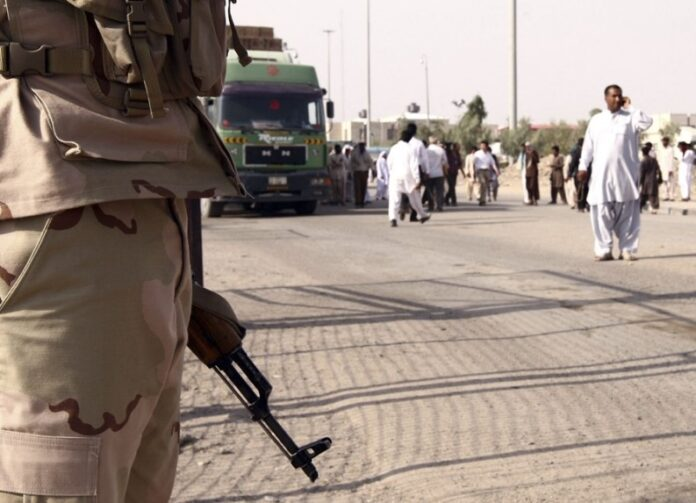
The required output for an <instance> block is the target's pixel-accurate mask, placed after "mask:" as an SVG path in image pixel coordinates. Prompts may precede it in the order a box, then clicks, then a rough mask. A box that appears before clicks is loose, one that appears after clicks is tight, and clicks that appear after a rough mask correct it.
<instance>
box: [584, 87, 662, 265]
mask: <svg viewBox="0 0 696 503" xmlns="http://www.w3.org/2000/svg"><path fill="white" fill-rule="evenodd" d="M604 98H605V101H606V103H607V109H606V110H604V111H603V112H602V113H600V114H597V115H595V116H594V117H593V118H592V120H591V121H590V124H589V126H588V128H587V134H586V135H585V143H584V145H583V148H582V158H581V159H580V170H579V174H578V176H579V177H580V178H581V180H582V179H587V169H588V167H589V166H590V164H592V178H591V179H590V190H589V194H588V196H587V202H588V204H589V205H590V215H591V219H592V230H593V231H594V237H595V245H594V253H595V260H597V261H606V260H612V259H613V255H612V248H613V239H614V234H615V235H616V236H617V238H618V241H619V251H620V254H621V255H620V256H619V258H621V259H624V260H635V259H636V253H637V252H638V240H639V236H640V191H639V189H638V185H639V179H640V162H639V159H638V146H639V141H640V133H641V132H642V131H645V130H646V129H648V128H649V127H650V126H652V123H653V120H652V119H651V118H650V117H648V116H647V115H646V114H645V113H643V112H641V111H639V110H635V109H634V108H633V107H632V106H631V100H630V98H628V97H624V96H623V91H622V90H621V88H620V87H619V86H617V85H612V86H609V87H607V88H606V90H605V92H604Z"/></svg>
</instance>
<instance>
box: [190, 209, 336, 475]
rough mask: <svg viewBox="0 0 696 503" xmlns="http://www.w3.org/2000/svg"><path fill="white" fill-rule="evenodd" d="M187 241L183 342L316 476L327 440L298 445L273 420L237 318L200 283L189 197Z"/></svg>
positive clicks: (196, 220) (194, 213)
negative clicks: (188, 284)
mask: <svg viewBox="0 0 696 503" xmlns="http://www.w3.org/2000/svg"><path fill="white" fill-rule="evenodd" d="M188 209H189V243H190V247H191V268H192V270H193V278H194V289H193V309H192V313H191V322H190V324H189V330H188V332H189V341H188V347H189V349H190V350H191V351H193V353H194V354H195V355H196V356H197V357H198V358H199V359H200V360H201V361H202V362H203V363H205V364H206V365H207V366H208V367H209V368H212V369H213V370H215V372H217V374H218V375H219V376H220V377H221V378H222V380H223V381H224V383H225V384H226V385H227V386H228V387H229V388H230V389H231V390H232V392H233V393H234V394H235V395H236V396H237V398H239V400H240V401H241V402H242V404H243V405H244V407H246V409H247V410H248V411H249V412H250V413H251V419H252V420H253V421H256V422H258V423H259V424H260V425H261V427H262V428H263V429H264V431H265V432H266V433H267V434H268V435H269V436H270V437H271V439H272V440H273V441H274V442H275V443H276V445H277V446H278V447H279V448H280V450H281V451H282V452H283V454H285V456H286V457H287V458H288V459H289V460H290V462H291V463H292V466H294V467H295V468H296V469H297V468H301V469H302V471H304V472H305V474H306V475H307V477H309V480H311V481H312V482H314V481H315V480H317V478H318V477H319V473H318V472H317V469H316V468H315V467H314V464H313V463H312V460H313V459H314V458H315V457H317V456H318V455H319V454H321V453H323V452H325V451H327V450H328V449H329V448H330V447H331V439H330V438H328V437H325V438H322V439H321V440H317V441H315V442H312V443H310V444H307V445H305V446H303V447H298V446H297V444H296V443H295V442H294V441H293V439H292V438H291V437H290V435H288V433H287V432H286V431H285V430H284V429H283V427H282V426H281V425H280V423H278V421H277V420H276V418H275V417H273V414H272V413H271V411H270V408H269V406H268V399H269V397H270V396H271V391H272V390H273V387H272V386H271V383H269V382H268V380H267V379H266V378H265V377H264V375H263V374H262V373H261V371H260V370H259V369H258V368H257V367H256V365H254V362H253V361H251V358H249V356H248V355H247V354H246V352H245V351H244V349H243V348H242V339H243V338H244V335H245V334H246V329H245V328H244V327H243V326H242V325H241V324H240V323H239V320H238V319H237V316H236V315H235V313H234V310H233V309H232V306H230V304H229V303H228V302H227V301H226V300H225V299H224V298H223V297H221V296H220V295H218V294H216V293H214V292H211V291H210V290H206V289H205V288H203V252H202V234H201V210H200V204H199V201H197V200H193V201H189V204H188Z"/></svg>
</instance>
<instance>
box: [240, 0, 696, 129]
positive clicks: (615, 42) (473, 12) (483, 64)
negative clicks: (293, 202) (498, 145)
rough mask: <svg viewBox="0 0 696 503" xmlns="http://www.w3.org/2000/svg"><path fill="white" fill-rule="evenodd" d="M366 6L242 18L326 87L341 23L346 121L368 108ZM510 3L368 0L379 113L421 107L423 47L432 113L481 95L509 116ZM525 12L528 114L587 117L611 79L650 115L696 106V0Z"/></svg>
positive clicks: (543, 118)
mask: <svg viewBox="0 0 696 503" xmlns="http://www.w3.org/2000/svg"><path fill="white" fill-rule="evenodd" d="M366 3H367V2H366V0H239V1H238V3H237V5H236V6H234V13H235V21H236V23H237V24H242V25H247V24H251V25H263V26H273V27H274V28H275V29H276V34H277V36H279V37H281V38H283V39H284V40H285V41H286V42H287V43H288V45H289V46H290V47H293V48H295V49H296V50H297V52H298V53H299V56H300V62H302V63H306V64H313V65H315V66H316V67H317V70H318V71H319V75H320V78H321V80H322V85H324V86H326V85H327V82H326V80H327V78H326V77H327V36H326V35H325V34H324V33H323V30H325V29H334V30H336V33H335V34H334V35H333V38H332V92H331V94H332V95H333V99H334V101H336V110H337V114H338V115H339V118H342V117H340V116H341V115H342V112H343V111H345V115H346V116H347V118H354V117H356V116H357V114H358V111H359V110H361V109H363V108H365V107H366V104H367V85H366V81H367V70H366V63H365V60H366V56H365V55H366V52H367V42H366V34H367V28H366ZM509 6H510V0H428V1H426V2H417V1H415V0H371V9H372V83H373V85H372V89H373V98H372V103H373V104H372V108H373V116H374V117H382V116H391V115H398V114H401V113H402V112H403V111H405V108H406V106H407V105H408V104H409V103H411V102H413V101H415V102H417V103H418V104H420V105H421V107H422V110H423V111H425V102H426V99H425V96H426V92H425V72H424V67H423V65H421V63H420V61H421V55H423V54H425V55H427V57H428V60H429V68H430V89H431V113H432V114H433V115H442V116H445V117H450V118H455V117H457V116H458V115H459V113H460V111H459V110H458V109H457V108H456V107H455V106H454V105H452V103H451V102H452V101H453V100H458V99H460V98H464V99H467V100H468V99H469V98H471V97H472V96H473V95H474V94H477V93H479V94H481V95H482V96H483V98H484V100H485V102H486V105H487V107H488V112H489V118H488V121H489V122H492V123H497V124H500V123H504V122H506V121H507V117H508V115H509V108H510V98H509V96H510V92H509V86H510V84H509V81H510V56H509V54H510V24H511V23H510V14H509ZM518 16H519V17H518V32H519V38H518V44H519V47H518V50H519V60H518V61H519V115H520V117H530V118H531V119H532V121H533V122H536V123H538V122H547V121H551V120H560V119H565V120H570V121H575V120H577V119H579V118H585V117H586V116H587V114H588V112H589V110H590V109H592V108H594V107H599V106H601V105H602V90H603V88H604V86H605V85H606V84H608V83H613V82H617V83H619V84H621V85H622V86H623V87H624V91H625V93H626V94H627V95H629V96H631V98H633V101H634V103H635V105H636V106H638V107H640V108H643V109H645V110H646V111H649V112H653V113H657V112H674V113H696V0H662V1H659V2H658V1H655V0H651V1H647V0H518ZM341 19H343V22H342V23H341ZM341 24H342V25H343V33H341ZM342 45H343V47H342ZM342 84H345V85H344V86H343V85H342ZM344 100H345V101H344Z"/></svg>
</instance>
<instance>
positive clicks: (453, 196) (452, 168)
mask: <svg viewBox="0 0 696 503" xmlns="http://www.w3.org/2000/svg"><path fill="white" fill-rule="evenodd" d="M447 154H448V155H447V164H448V165H449V168H448V169H447V194H446V195H445V204H446V205H448V206H457V178H458V177H459V172H460V171H461V172H462V174H464V165H463V163H462V153H461V146H460V145H459V143H453V144H452V145H451V146H450V148H448V149H447Z"/></svg>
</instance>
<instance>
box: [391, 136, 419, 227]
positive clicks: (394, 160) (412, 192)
mask: <svg viewBox="0 0 696 503" xmlns="http://www.w3.org/2000/svg"><path fill="white" fill-rule="evenodd" d="M412 138H413V136H412V134H411V133H410V132H409V131H408V130H406V131H404V132H403V133H402V135H401V141H399V143H397V144H396V145H394V146H393V147H392V148H391V150H390V151H389V155H388V157H387V166H388V167H389V221H390V222H391V226H392V227H396V226H397V223H396V216H397V214H398V213H399V209H400V206H401V195H402V194H404V195H406V196H407V197H408V200H409V203H410V205H411V208H413V210H414V211H415V212H416V213H417V214H418V217H419V218H420V222H421V223H422V224H423V223H425V222H427V221H428V220H429V219H430V216H429V215H428V214H427V213H426V212H425V211H424V210H423V204H422V203H421V197H420V185H421V177H420V170H419V169H418V167H419V162H418V157H417V154H416V152H415V151H414V149H413V147H412V146H411V145H409V142H410V141H411V139H412Z"/></svg>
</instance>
